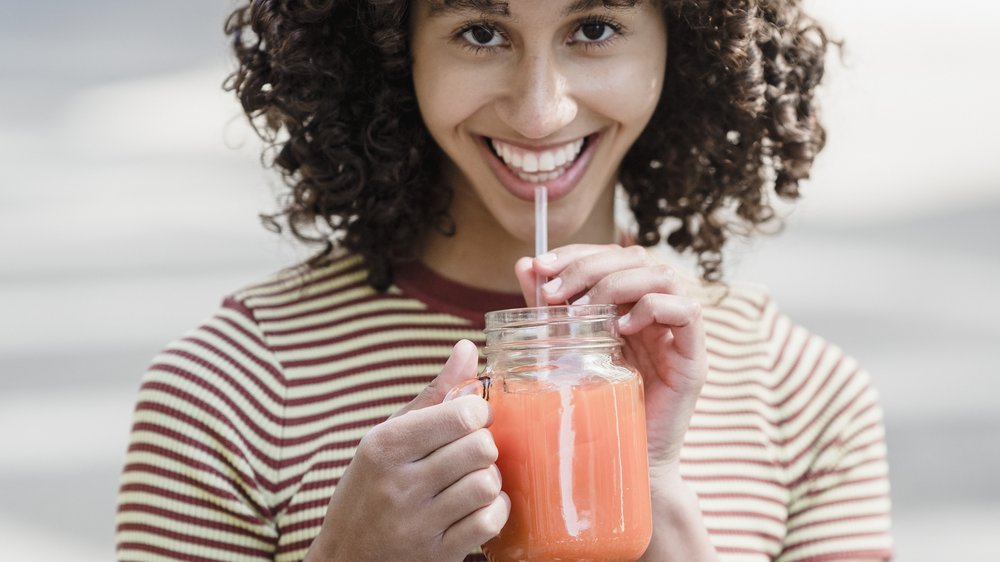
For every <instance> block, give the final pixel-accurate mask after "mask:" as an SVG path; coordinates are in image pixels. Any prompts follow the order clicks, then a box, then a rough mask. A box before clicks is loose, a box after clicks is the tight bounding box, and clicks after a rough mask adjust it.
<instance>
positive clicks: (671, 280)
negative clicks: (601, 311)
mask: <svg viewBox="0 0 1000 562" xmlns="http://www.w3.org/2000/svg"><path fill="white" fill-rule="evenodd" d="M651 293H663V294H672V295H683V294H684V287H683V285H682V284H681V282H680V280H679V279H678V278H677V274H676V273H675V272H674V270H673V268H671V267H670V266H668V265H665V264H657V265H653V266H649V267H639V268H634V269H624V270H621V271H615V272H612V273H610V274H608V275H607V276H605V277H603V278H602V279H601V280H599V281H598V282H597V283H596V284H595V285H594V286H593V287H591V288H590V289H589V290H588V291H587V292H586V293H584V294H583V296H581V297H580V298H578V299H577V300H576V301H573V302H572V303H570V304H631V303H635V302H637V301H638V300H639V299H641V298H642V297H644V296H645V295H648V294H651Z"/></svg>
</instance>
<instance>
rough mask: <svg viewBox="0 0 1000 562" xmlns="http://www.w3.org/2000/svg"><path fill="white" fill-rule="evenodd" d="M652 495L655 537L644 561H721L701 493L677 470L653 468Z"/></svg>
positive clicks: (651, 477) (651, 474)
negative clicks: (701, 502) (702, 507)
mask: <svg viewBox="0 0 1000 562" xmlns="http://www.w3.org/2000/svg"><path fill="white" fill-rule="evenodd" d="M675 468H676V467H675ZM650 497H651V500H652V507H653V536H652V539H651V540H650V543H649V548H648V549H647V550H646V554H645V555H643V557H642V559H641V560H650V561H652V560H656V561H663V560H684V561H692V562H693V561H713V562H714V561H716V560H718V557H717V554H716V551H715V547H714V546H713V545H712V542H711V539H710V536H709V534H708V529H707V528H706V527H705V523H704V520H703V517H702V513H701V506H700V504H699V502H698V495H697V494H696V493H695V492H694V490H693V489H691V487H690V486H688V485H687V483H686V482H684V479H683V478H681V475H680V472H679V471H678V470H676V469H667V470H651V471H650Z"/></svg>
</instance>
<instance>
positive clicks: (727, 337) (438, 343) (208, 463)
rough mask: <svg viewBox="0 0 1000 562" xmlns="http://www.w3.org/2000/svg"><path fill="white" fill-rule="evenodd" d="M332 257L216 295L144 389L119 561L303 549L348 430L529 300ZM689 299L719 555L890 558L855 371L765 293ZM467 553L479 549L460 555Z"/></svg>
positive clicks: (686, 463) (875, 444) (689, 477)
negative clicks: (496, 313)
mask: <svg viewBox="0 0 1000 562" xmlns="http://www.w3.org/2000/svg"><path fill="white" fill-rule="evenodd" d="M365 278H366V272H365V270H364V267H363V265H362V263H361V260H360V259H359V258H357V257H356V256H353V255H350V254H346V253H340V254H337V255H335V256H334V257H332V258H331V259H330V260H329V261H328V262H327V263H326V264H324V265H323V266H322V267H320V268H306V267H301V268H296V269H292V270H288V271H285V272H282V273H280V274H278V275H276V276H274V277H272V278H270V279H268V280H266V281H265V282H262V283H258V284H256V285H254V286H251V287H249V288H246V289H244V290H242V291H239V292H237V293H236V294H234V295H232V296H231V297H229V298H227V299H225V301H224V302H223V304H222V306H221V308H220V309H219V311H218V312H217V313H216V314H215V315H214V316H213V317H211V318H210V319H208V320H206V321H205V323H204V324H203V325H202V326H200V327H198V328H197V329H195V330H193V331H191V332H190V333H188V334H187V335H186V336H185V337H183V338H182V339H180V340H178V341H176V342H174V343H173V344H171V345H169V346H168V347H167V348H166V349H165V350H164V351H163V352H162V353H160V354H159V355H158V356H157V357H156V358H155V359H154V360H153V363H152V365H151V366H150V368H149V370H148V372H147V373H146V376H145V378H144V379H143V382H142V386H141V388H140V390H139V396H138V402H137V405H136V409H135V415H134V425H133V427H132V432H131V437H130V442H129V448H128V453H127V458H126V464H125V468H124V472H123V475H122V480H121V488H120V492H119V497H118V516H117V543H118V558H119V559H120V560H179V559H180V560H279V561H291V560H301V559H302V558H303V557H304V556H305V553H306V551H307V549H308V547H309V545H310V543H311V542H312V540H313V538H314V537H315V536H316V535H317V533H318V532H319V529H320V526H321V524H322V521H323V517H324V515H325V512H326V508H327V504H328V503H329V500H330V497H331V496H332V494H333V492H334V489H335V487H336V485H337V482H338V480H339V478H340V477H341V475H342V474H343V473H344V470H345V469H346V467H347V465H348V464H349V463H350V462H351V458H352V456H353V454H354V451H355V448H356V447H357V445H358V443H359V441H360V439H361V437H362V436H363V435H364V434H365V433H366V432H367V431H368V430H369V429H371V428H372V427H373V426H374V425H376V424H378V423H380V422H381V421H383V420H385V419H386V418H387V417H388V416H389V415H391V414H392V413H393V412H394V411H396V410H397V409H399V408H400V407H401V406H403V405H404V404H406V403H407V402H409V401H410V400H412V399H413V398H414V397H415V396H416V395H417V394H418V392H419V391H420V390H421V389H422V388H423V387H424V386H425V385H426V384H427V383H428V382H429V381H430V380H431V379H433V378H434V376H436V375H437V373H438V371H439V369H440V367H441V366H442V365H443V364H444V362H445V360H446V359H447V357H448V355H449V353H450V351H451V348H452V346H453V345H454V343H455V342H456V341H457V340H459V339H462V338H466V339H470V340H472V341H473V342H476V343H477V344H478V345H480V346H481V345H482V343H483V336H482V331H481V330H482V328H483V317H482V314H483V312H485V311H487V310H496V309H501V308H511V307H517V306H523V300H522V299H521V297H520V296H515V295H507V294H498V293H492V292H486V291H482V290H478V289H474V288H471V287H467V286H463V285H459V284H457V283H454V282H452V281H450V280H447V279H444V278H441V277H439V276H437V275H436V274H434V273H433V272H431V271H430V270H428V269H427V268H425V267H423V266H419V265H412V266H407V267H403V268H400V269H399V270H398V271H397V272H396V279H397V280H396V283H395V285H393V286H392V287H391V288H390V289H389V290H388V291H387V292H385V293H379V292H376V291H375V290H373V289H372V288H371V287H369V286H368V285H367V284H366V282H365ZM697 295H698V296H701V297H703V300H704V301H705V302H704V307H703V311H704V312H703V314H704V317H705V321H706V331H707V346H708V353H709V375H708V380H707V382H706V384H705V386H704V388H703V391H702V394H701V396H700V398H699V401H698V405H697V408H696V411H695V413H694V417H693V418H692V420H691V425H690V429H689V431H688V434H687V437H686V441H685V445H684V448H683V450H682V452H681V471H682V475H683V477H684V479H685V481H686V482H688V484H689V485H690V486H691V487H692V488H693V489H694V490H695V491H696V492H697V494H698V497H699V501H700V506H701V509H702V513H703V517H704V522H705V525H706V526H707V528H708V530H709V533H710V535H711V539H712V541H713V543H714V545H715V547H716V549H717V550H718V551H719V553H720V555H721V558H722V559H723V560H727V561H746V562H751V561H753V562H759V561H765V560H778V561H782V562H792V561H802V560H813V561H818V560H831V559H843V558H851V557H855V558H865V557H868V558H888V557H889V556H890V555H891V540H890V537H889V495H888V492H889V489H888V479H887V466H886V449H885V443H884V430H883V424H882V414H881V410H880V408H879V405H878V400H877V396H876V393H875V391H874V389H873V388H872V386H871V385H870V382H869V378H868V376H867V374H866V373H865V372H864V371H863V370H860V369H859V367H858V366H857V364H856V363H855V362H854V361H853V360H852V359H851V358H849V357H847V356H845V355H844V354H843V353H842V352H841V351H840V350H839V349H837V348H836V347H834V346H832V345H830V344H828V343H826V342H824V341H823V340H822V339H820V338H818V337H816V336H814V335H812V334H810V333H808V332H807V331H806V330H804V329H803V328H801V327H799V326H797V325H795V324H793V323H792V322H791V321H790V320H789V319H788V318H787V317H785V316H783V315H782V314H781V313H780V312H778V311H777V309H776V307H775V306H774V304H773V303H772V302H771V301H770V300H769V299H768V298H767V297H766V296H765V295H764V294H763V293H761V292H760V291H757V290H752V289H747V288H737V287H730V288H729V289H728V291H727V292H726V293H725V295H724V296H722V297H721V298H719V296H718V295H715V296H712V295H711V294H710V292H708V291H704V292H698V293H697ZM467 560H485V558H483V557H482V555H481V554H478V553H476V554H470V556H469V557H468V558H467Z"/></svg>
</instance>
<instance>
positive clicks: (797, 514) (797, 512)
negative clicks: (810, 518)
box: [788, 492, 889, 527]
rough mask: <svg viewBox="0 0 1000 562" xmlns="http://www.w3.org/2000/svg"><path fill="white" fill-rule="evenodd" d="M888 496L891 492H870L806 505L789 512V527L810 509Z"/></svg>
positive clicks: (881, 498)
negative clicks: (865, 494) (864, 494)
mask: <svg viewBox="0 0 1000 562" xmlns="http://www.w3.org/2000/svg"><path fill="white" fill-rule="evenodd" d="M888 498H889V494H888V493H885V492H883V493H880V494H869V495H867V496H854V497H850V498H842V499H839V500H831V501H826V502H823V503H817V504H813V505H810V506H806V507H803V508H802V509H798V510H795V511H789V513H788V522H789V527H792V526H793V525H792V524H791V523H792V521H794V520H795V518H797V517H801V516H802V515H803V514H805V513H809V512H810V511H813V510H816V509H822V508H824V507H830V506H832V505H843V504H848V503H860V502H869V501H873V500H884V499H888Z"/></svg>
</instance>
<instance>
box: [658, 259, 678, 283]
mask: <svg viewBox="0 0 1000 562" xmlns="http://www.w3.org/2000/svg"><path fill="white" fill-rule="evenodd" d="M652 268H653V272H654V273H656V275H657V277H659V278H660V279H663V280H664V281H673V280H674V277H676V276H677V272H676V271H674V268H672V267H670V266H669V265H667V264H665V263H656V264H653V266H652Z"/></svg>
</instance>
